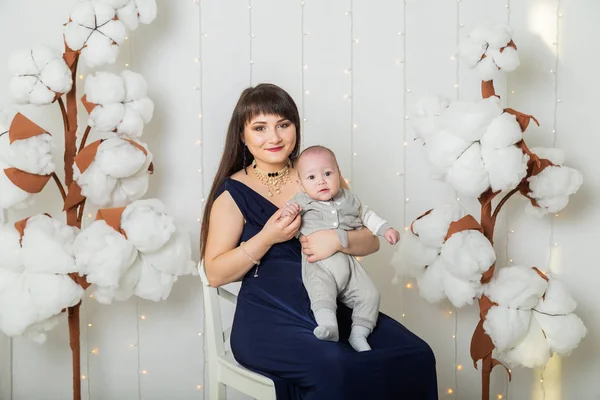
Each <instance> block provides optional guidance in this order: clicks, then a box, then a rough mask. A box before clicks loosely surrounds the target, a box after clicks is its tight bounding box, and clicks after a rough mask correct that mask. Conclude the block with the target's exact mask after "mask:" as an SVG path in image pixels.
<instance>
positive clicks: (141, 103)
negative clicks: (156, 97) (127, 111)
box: [128, 97, 154, 124]
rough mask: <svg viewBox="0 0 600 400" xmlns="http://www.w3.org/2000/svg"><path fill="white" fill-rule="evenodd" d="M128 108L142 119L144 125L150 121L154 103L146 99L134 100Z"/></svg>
mask: <svg viewBox="0 0 600 400" xmlns="http://www.w3.org/2000/svg"><path fill="white" fill-rule="evenodd" d="M128 107H129V108H131V109H132V110H135V111H136V112H137V113H138V114H140V117H142V120H143V121H144V123H145V124H147V123H149V122H150V120H152V115H153V114H154V102H153V101H152V100H150V99H149V98H148V97H143V98H141V99H139V100H134V101H132V102H131V103H129V104H128Z"/></svg>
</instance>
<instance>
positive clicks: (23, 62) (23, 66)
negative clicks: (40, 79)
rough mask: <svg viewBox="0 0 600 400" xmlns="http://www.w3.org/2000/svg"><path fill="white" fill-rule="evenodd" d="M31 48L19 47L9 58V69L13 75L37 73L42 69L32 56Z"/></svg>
mask: <svg viewBox="0 0 600 400" xmlns="http://www.w3.org/2000/svg"><path fill="white" fill-rule="evenodd" d="M31 53H32V50H31V49H19V50H16V51H14V52H13V53H12V54H11V55H10V57H9V58H8V71H9V72H10V74H11V75H37V74H39V72H40V70H39V68H38V66H37V65H36V64H35V61H34V60H33V57H32V56H31Z"/></svg>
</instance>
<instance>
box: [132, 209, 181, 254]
mask: <svg viewBox="0 0 600 400" xmlns="http://www.w3.org/2000/svg"><path fill="white" fill-rule="evenodd" d="M164 209H165V207H164V205H163V204H162V202H161V201H160V200H158V199H144V200H137V201H134V202H133V203H131V204H130V205H128V206H127V207H126V208H125V211H123V215H122V216H121V228H122V229H124V230H125V232H127V238H128V240H129V241H130V242H132V243H133V245H134V246H135V247H136V248H137V249H138V250H139V251H141V252H144V253H150V252H153V251H156V250H158V249H159V248H161V247H162V246H164V245H165V243H167V241H169V239H170V238H171V235H172V234H173V233H174V232H175V230H176V228H175V224H174V223H173V219H172V218H171V217H170V216H169V215H167V214H166V212H165V211H164Z"/></svg>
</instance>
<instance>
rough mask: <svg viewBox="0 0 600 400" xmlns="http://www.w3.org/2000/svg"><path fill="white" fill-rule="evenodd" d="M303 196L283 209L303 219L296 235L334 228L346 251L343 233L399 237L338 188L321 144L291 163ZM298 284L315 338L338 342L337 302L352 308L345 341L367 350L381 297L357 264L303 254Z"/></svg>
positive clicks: (340, 256) (335, 169) (330, 157)
mask: <svg viewBox="0 0 600 400" xmlns="http://www.w3.org/2000/svg"><path fill="white" fill-rule="evenodd" d="M296 169H297V172H298V177H299V178H300V185H301V186H302V192H299V193H298V194H296V196H294V198H293V200H292V201H291V202H289V203H288V204H287V205H285V206H284V209H283V213H282V214H283V215H292V216H295V215H297V214H298V213H300V215H302V225H301V227H300V231H299V233H298V235H300V234H303V235H310V234H311V233H313V232H316V231H319V230H323V229H332V228H333V229H335V230H336V232H337V234H338V237H339V239H340V243H341V245H342V246H343V247H344V248H346V247H348V232H347V231H348V230H353V229H361V228H362V227H363V225H364V226H366V227H367V228H368V229H369V230H370V231H371V232H373V233H376V234H377V235H379V236H383V237H385V239H386V240H387V241H388V243H390V244H392V245H393V244H396V243H397V242H398V240H399V239H400V233H399V232H398V231H397V230H395V229H393V228H391V227H390V226H389V225H388V224H387V222H386V221H385V220H383V219H381V218H379V217H378V216H377V215H376V214H375V213H374V212H373V211H371V210H368V209H367V207H366V206H363V205H362V204H361V203H360V200H359V199H358V197H357V196H356V195H354V194H353V193H352V192H351V191H349V190H347V189H343V188H340V171H339V166H338V163H337V159H336V157H335V154H333V152H332V151H331V150H329V149H328V148H326V147H323V146H312V147H309V148H307V149H305V150H304V151H303V152H302V154H300V157H299V158H298V162H297V164H296ZM302 280H303V283H304V286H305V287H306V291H307V292H308V296H309V298H310V301H311V309H312V310H313V313H314V315H315V319H316V321H317V325H318V326H317V327H316V328H315V330H314V334H315V336H316V337H317V338H319V339H321V340H330V341H338V339H339V332H338V323H337V318H336V309H337V302H336V301H337V299H338V298H339V299H340V301H341V302H342V303H343V304H345V305H346V306H348V307H349V308H352V309H353V313H352V330H351V332H350V338H349V342H350V345H352V347H353V348H354V349H355V350H356V351H367V350H371V347H370V346H369V343H368V342H367V338H368V336H369V335H370V334H371V332H372V331H373V328H374V327H375V323H376V321H377V316H378V314H379V301H380V296H379V293H378V291H377V288H376V287H375V284H374V283H373V281H372V280H371V278H370V277H369V276H368V275H367V272H366V271H365V270H364V268H363V267H362V265H361V264H360V263H359V262H358V260H357V259H356V258H355V257H353V256H351V255H348V254H345V253H343V252H338V253H335V254H334V255H332V256H331V257H329V258H327V259H325V260H322V261H317V262H315V263H311V262H308V261H307V259H306V255H305V254H302Z"/></svg>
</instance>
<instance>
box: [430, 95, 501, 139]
mask: <svg viewBox="0 0 600 400" xmlns="http://www.w3.org/2000/svg"><path fill="white" fill-rule="evenodd" d="M502 112H503V110H502V108H501V107H500V103H499V100H498V98H497V97H495V96H492V97H490V98H487V99H483V100H479V101H476V102H471V101H455V102H453V103H452V104H451V105H450V107H448V108H447V109H446V110H444V112H443V113H442V115H441V116H440V118H441V120H442V122H441V123H442V125H443V127H444V129H447V130H449V131H450V132H452V133H453V134H454V135H456V136H459V137H460V138H462V139H464V140H465V141H467V142H473V141H476V140H480V139H481V137H482V136H483V133H484V132H485V130H486V129H487V127H488V125H489V124H490V123H491V121H492V119H494V118H496V117H498V116H500V115H501V114H502Z"/></svg>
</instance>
